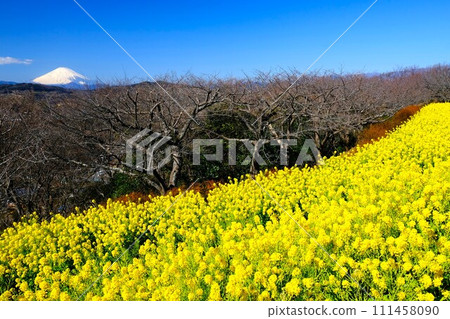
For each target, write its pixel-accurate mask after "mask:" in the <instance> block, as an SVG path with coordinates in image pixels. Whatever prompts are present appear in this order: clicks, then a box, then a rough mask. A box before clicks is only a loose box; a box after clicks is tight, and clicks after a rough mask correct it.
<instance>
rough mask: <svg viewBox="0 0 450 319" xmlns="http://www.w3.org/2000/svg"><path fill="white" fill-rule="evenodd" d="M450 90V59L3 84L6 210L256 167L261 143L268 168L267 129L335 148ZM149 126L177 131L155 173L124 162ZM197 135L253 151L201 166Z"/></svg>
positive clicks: (271, 157)
mask: <svg viewBox="0 0 450 319" xmlns="http://www.w3.org/2000/svg"><path fill="white" fill-rule="evenodd" d="M449 99H450V67H449V66H445V65H439V66H435V67H433V68H429V69H420V70H418V69H407V70H400V71H397V72H392V73H387V74H381V75H371V76H367V75H364V74H333V73H330V74H309V75H301V74H300V73H299V72H297V71H289V72H282V73H278V74H271V73H259V74H257V75H256V76H253V77H247V78H243V79H218V78H209V79H205V78H199V77H195V76H192V75H187V76H184V77H181V78H169V77H166V78H162V79H161V80H160V81H158V82H157V83H149V82H143V83H139V84H134V85H128V84H120V85H114V86H106V87H105V86H102V87H99V88H97V89H95V90H80V91H72V92H69V93H48V94H45V95H44V96H39V97H36V95H35V94H33V92H13V93H9V94H6V95H1V96H0V107H1V109H2V112H1V114H0V135H1V145H0V152H1V153H0V164H1V168H0V177H1V180H0V201H1V204H2V212H1V213H2V214H3V215H2V216H3V217H2V219H1V220H2V222H3V223H4V225H7V224H9V223H10V222H11V220H17V218H19V217H20V216H22V215H24V214H27V213H29V212H32V211H37V212H39V213H40V215H41V216H43V217H48V216H49V215H48V212H49V211H54V212H61V213H64V212H70V211H71V210H72V209H73V206H74V205H78V206H83V205H84V204H86V205H87V203H88V199H92V198H98V199H102V198H105V197H108V196H113V195H114V194H117V193H114V191H115V188H117V187H119V188H120V187H121V186H122V185H119V184H120V183H122V182H123V181H124V180H125V181H126V183H131V184H133V183H134V184H133V185H140V187H142V188H144V189H146V190H147V191H150V189H152V190H154V191H157V192H159V193H164V192H166V191H167V190H168V189H170V188H172V187H174V186H178V185H180V183H186V184H188V183H189V182H190V181H192V180H194V179H196V178H198V177H200V178H202V179H210V178H213V179H225V178H226V177H227V176H237V175H240V174H242V173H246V172H249V173H256V172H257V171H258V169H260V168H262V167H261V162H260V160H259V159H260V153H263V154H264V155H265V156H266V159H268V160H267V163H268V164H267V163H266V164H265V165H266V167H270V166H277V164H278V162H277V161H276V159H277V156H278V155H279V153H280V150H279V149H278V150H274V148H273V147H272V148H271V145H270V144H268V142H267V141H269V140H275V141H281V140H284V139H293V140H298V141H299V142H300V143H299V145H300V144H301V143H302V141H304V140H305V139H313V140H314V142H315V144H316V146H317V148H318V150H319V152H320V154H321V155H327V156H329V155H331V154H333V152H334V151H342V150H345V149H348V148H350V147H352V146H353V145H354V143H355V138H356V136H357V134H358V132H359V131H360V130H361V129H362V128H363V127H364V126H365V125H367V124H370V123H374V122H377V121H380V120H383V119H386V118H387V117H389V116H391V115H392V114H393V113H395V112H396V111H397V110H399V109H400V108H402V107H404V106H406V105H410V104H418V103H426V102H429V101H433V100H436V101H448V100H449ZM144 129H148V130H149V131H150V132H158V133H161V134H162V135H164V136H168V137H170V140H169V142H168V145H169V146H170V148H169V149H170V159H171V161H170V163H169V164H168V165H166V166H164V167H161V168H158V167H155V168H154V170H153V171H152V172H151V173H152V174H147V173H146V172H142V171H140V170H137V169H133V167H129V166H127V165H126V163H125V141H126V140H127V139H129V138H130V137H132V136H133V135H135V134H136V133H138V132H140V131H142V130H144ZM198 138H219V139H222V140H224V141H225V142H224V143H225V147H229V145H231V144H230V143H232V142H234V143H236V141H238V142H242V143H247V144H246V145H247V146H246V147H243V146H242V145H241V146H240V147H241V148H242V149H241V151H243V152H244V154H243V155H242V158H245V157H249V158H250V161H248V163H247V164H246V165H244V166H236V167H231V166H227V163H226V162H223V163H220V162H215V163H211V162H205V161H203V162H202V165H201V166H195V165H193V164H192V141H193V140H194V139H198ZM258 141H265V142H263V144H264V145H262V146H261V145H258V144H257V143H258ZM248 145H253V148H251V147H250V148H249V147H248ZM280 145H281V144H280ZM270 163H272V164H270ZM289 163H290V164H292V162H291V161H289ZM289 163H288V165H289ZM238 164H239V163H238ZM118 177H120V181H122V182H117V181H118V180H119V179H118ZM130 181H132V182H130ZM136 181H138V183H137V184H136V183H135V182H136ZM118 183H119V184H118ZM127 190H130V189H129V188H124V191H127ZM5 216H7V218H6V217H5Z"/></svg>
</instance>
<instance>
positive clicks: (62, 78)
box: [33, 67, 88, 86]
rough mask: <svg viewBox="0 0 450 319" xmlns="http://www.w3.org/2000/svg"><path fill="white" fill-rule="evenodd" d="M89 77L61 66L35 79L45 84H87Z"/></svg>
mask: <svg viewBox="0 0 450 319" xmlns="http://www.w3.org/2000/svg"><path fill="white" fill-rule="evenodd" d="M87 80H88V78H87V77H85V76H84V75H82V74H80V73H77V72H75V71H74V70H71V69H69V68H65V67H59V68H56V69H54V70H53V71H50V72H48V73H46V74H44V75H42V76H40V77H37V78H35V79H34V80H33V82H34V83H39V84H44V85H63V86H67V85H85V84H86V81H87Z"/></svg>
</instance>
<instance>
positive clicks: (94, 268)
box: [0, 103, 450, 300]
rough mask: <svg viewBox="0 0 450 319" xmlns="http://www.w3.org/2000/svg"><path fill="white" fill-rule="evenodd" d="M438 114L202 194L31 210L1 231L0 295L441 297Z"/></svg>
mask: <svg viewBox="0 0 450 319" xmlns="http://www.w3.org/2000/svg"><path fill="white" fill-rule="evenodd" d="M449 119H450V104H444V103H441V104H430V105H428V106H426V107H424V108H423V109H422V110H421V111H420V112H419V113H418V114H417V115H416V116H414V117H413V119H412V120H411V121H409V122H408V123H406V124H404V125H402V126H401V127H400V128H398V129H397V130H396V131H394V132H393V133H391V134H390V135H389V136H388V137H386V138H384V139H381V140H380V141H378V142H376V143H374V144H371V145H367V146H364V147H362V148H361V149H358V151H357V152H355V153H353V154H351V155H350V154H344V155H340V156H336V157H332V158H330V159H326V160H325V165H322V166H320V167H315V168H304V169H298V168H292V169H285V170H280V171H277V172H275V173H273V174H265V173H261V174H260V175H258V176H257V177H256V181H255V180H253V179H252V178H244V179H242V180H240V181H238V180H233V181H230V183H228V184H226V185H219V186H218V187H217V188H215V189H214V190H213V191H211V192H210V194H209V195H208V196H207V197H206V198H204V197H202V196H201V195H200V194H198V193H194V192H187V193H186V194H184V195H182V194H181V195H177V196H176V197H174V196H161V197H156V198H153V199H151V201H146V202H142V203H127V204H123V203H119V202H113V201H108V203H107V204H106V205H105V206H98V207H93V208H91V209H89V210H87V211H85V212H81V213H78V214H73V215H71V216H69V217H66V218H64V217H62V216H59V215H55V216H54V217H53V218H52V219H51V220H50V221H43V222H38V221H37V217H36V216H33V217H32V218H29V219H28V220H24V221H22V222H20V223H17V224H15V225H14V227H11V228H8V229H6V230H5V231H3V233H2V234H1V235H0V299H1V300H77V299H81V300H366V299H370V298H375V299H378V300H422V299H423V300H449V295H450V293H449V290H450V274H449V271H448V270H449V269H450V222H449V214H450V195H449V194H450V139H449V138H448V137H449V136H450V121H449ZM260 186H261V187H262V188H263V189H264V190H263V189H261V187H260ZM172 205H173V206H172ZM166 210H167V212H166ZM142 233H144V235H142V236H139V235H140V234H142ZM135 241H136V242H135ZM133 243H134V244H133ZM130 246H131V247H130ZM128 247H130V249H128V250H127V248H128ZM325 251H326V253H325ZM119 257H120V258H119ZM117 259H119V260H118V262H114V261H115V260H117Z"/></svg>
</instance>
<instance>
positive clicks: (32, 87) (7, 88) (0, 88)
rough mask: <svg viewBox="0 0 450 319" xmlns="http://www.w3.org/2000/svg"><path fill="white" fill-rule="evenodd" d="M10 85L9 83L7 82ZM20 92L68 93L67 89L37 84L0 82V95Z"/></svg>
mask: <svg viewBox="0 0 450 319" xmlns="http://www.w3.org/2000/svg"><path fill="white" fill-rule="evenodd" d="M9 83H11V82H9ZM19 91H20V92H22V91H34V92H39V93H40V92H59V93H68V92H70V90H69V89H66V88H62V87H59V86H51V85H42V84H37V83H14V82H13V84H7V83H5V84H2V83H1V82H0V94H9V93H12V92H19Z"/></svg>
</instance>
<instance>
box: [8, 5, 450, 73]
mask: <svg viewBox="0 0 450 319" xmlns="http://www.w3.org/2000/svg"><path fill="white" fill-rule="evenodd" d="M372 1H373V0H364V1H363V0H359V1H338V0H314V1H313V0H309V1H299V0H297V1H282V0H281V1H263V0H260V1H243V0H241V1H233V0H229V1H169V2H164V3H163V2H162V1H123V0H122V1H92V0H91V1H87V0H79V2H80V4H81V5H82V6H84V7H85V9H86V10H87V11H89V12H90V13H91V14H92V16H94V18H96V19H97V20H98V21H99V22H100V23H101V24H102V25H103V26H104V27H105V29H107V30H108V31H109V32H110V33H111V34H112V35H113V36H114V37H115V38H116V39H117V40H118V41H119V42H120V43H121V44H122V45H123V46H124V47H125V48H126V49H127V50H128V51H129V52H130V53H131V54H132V55H134V56H135V58H136V59H137V60H138V61H139V62H140V63H141V64H142V65H143V66H144V67H145V68H146V69H147V70H148V71H149V73H150V74H152V75H154V76H158V75H161V74H165V73H169V72H175V73H177V74H183V73H185V72H188V71H190V72H192V73H194V74H197V75H202V74H207V75H210V74H216V75H219V76H222V77H227V76H238V77H239V76H242V75H243V74H244V73H246V74H254V72H255V71H256V70H262V71H268V70H273V71H276V70H279V69H280V68H285V69H288V68H296V69H298V70H300V71H302V70H304V69H305V68H307V67H308V65H309V64H310V63H312V62H313V61H314V60H315V59H316V58H317V57H318V56H319V55H320V54H321V53H322V51H323V50H325V49H326V48H327V47H328V45H330V44H331V43H332V42H333V41H334V40H335V39H336V38H337V37H338V36H339V35H340V34H341V33H342V32H343V31H344V30H345V29H346V28H347V27H348V26H349V25H350V24H351V23H352V22H353V21H354V20H355V19H356V18H357V17H358V16H359V15H360V14H361V13H362V12H363V11H364V10H365V9H366V8H367V7H368V6H369V5H370V4H371V2H372ZM449 12H450V1H448V0H447V1H445V0H434V1H433V0H431V1H415V0H414V1H411V0H379V1H378V3H377V4H375V5H374V7H373V8H372V9H371V10H370V11H369V12H368V13H367V14H366V15H365V16H364V17H363V18H362V19H361V20H360V21H359V22H358V23H357V24H356V25H355V26H354V27H353V28H352V29H351V30H350V31H349V32H348V33H347V34H346V35H345V36H344V37H343V38H342V39H341V40H340V41H339V42H338V43H337V44H336V45H335V46H334V47H333V48H332V49H331V50H330V51H329V52H328V53H327V54H326V55H325V56H324V57H323V58H322V59H321V60H320V62H319V63H317V65H316V66H315V67H314V69H321V70H325V69H326V70H335V71H339V70H343V71H345V72H353V71H361V72H382V71H389V70H393V69H396V68H399V67H406V66H419V67H422V66H429V65H433V64H437V63H448V62H450V61H449V60H450V59H449V54H450V23H449V22H448V14H449ZM0 28H1V30H2V31H1V32H0V61H3V63H2V64H1V63H0V80H10V81H30V80H31V79H33V78H34V77H37V76H39V75H42V74H44V73H46V72H49V71H51V70H53V69H55V68H56V67H59V66H65V67H69V68H72V69H74V70H75V71H77V72H79V73H82V74H84V75H87V76H88V77H90V78H91V79H95V78H96V77H98V78H99V79H101V80H103V81H112V80H114V79H124V78H125V77H128V78H130V79H145V74H144V73H143V72H142V71H141V70H140V69H139V68H138V67H137V66H136V65H135V64H134V63H133V62H132V61H131V60H130V59H129V58H128V57H127V56H126V55H125V54H124V53H123V52H122V51H121V50H120V49H119V48H118V47H117V46H116V44H115V43H114V42H112V41H111V39H109V38H108V37H107V36H106V35H105V34H104V33H103V32H102V31H101V30H100V29H99V28H98V27H97V26H96V25H95V24H94V23H93V22H92V21H91V20H90V19H89V18H88V17H87V16H86V15H85V13H84V12H82V11H81V10H80V9H79V8H78V7H77V6H76V4H75V3H74V2H73V1H71V0H58V1H57V0H54V1H46V0H41V1H16V2H13V1H8V4H7V5H3V7H2V10H1V11H0ZM5 57H12V58H15V59H19V60H24V59H31V60H32V62H31V63H29V64H17V63H14V64H10V62H11V60H8V61H9V62H8V64H5V63H6V62H5V61H7V60H6V59H3V60H1V59H2V58H5Z"/></svg>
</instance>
